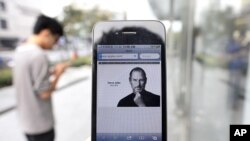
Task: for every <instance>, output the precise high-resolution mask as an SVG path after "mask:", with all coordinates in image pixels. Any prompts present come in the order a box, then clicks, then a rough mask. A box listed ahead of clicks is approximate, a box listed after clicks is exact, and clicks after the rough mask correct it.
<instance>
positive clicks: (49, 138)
mask: <svg viewBox="0 0 250 141" xmlns="http://www.w3.org/2000/svg"><path fill="white" fill-rule="evenodd" d="M26 137H27V139H28V141H54V138H55V132H54V129H52V130H50V131H48V132H45V133H42V134H36V135H30V134H26Z"/></svg>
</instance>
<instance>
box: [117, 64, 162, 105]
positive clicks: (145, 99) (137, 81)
mask: <svg viewBox="0 0 250 141" xmlns="http://www.w3.org/2000/svg"><path fill="white" fill-rule="evenodd" d="M129 83H130V85H131V88H132V90H133V92H132V93H131V94H129V95H128V96H126V97H124V98H122V99H121V100H120V101H119V103H118V105H117V107H159V106H160V96H159V95H156V94H153V93H151V92H149V91H146V90H145V86H146V83H147V76H146V73H145V71H144V70H143V69H142V68H140V67H135V68H133V69H132V70H131V71H130V73H129Z"/></svg>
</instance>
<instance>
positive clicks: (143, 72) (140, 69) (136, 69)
mask: <svg viewBox="0 0 250 141" xmlns="http://www.w3.org/2000/svg"><path fill="white" fill-rule="evenodd" d="M134 71H139V72H141V73H142V75H143V77H144V78H145V79H147V76H146V73H145V71H144V70H143V69H142V68H140V67H135V68H133V69H132V70H131V71H130V73H129V80H131V76H132V73H133V72H134Z"/></svg>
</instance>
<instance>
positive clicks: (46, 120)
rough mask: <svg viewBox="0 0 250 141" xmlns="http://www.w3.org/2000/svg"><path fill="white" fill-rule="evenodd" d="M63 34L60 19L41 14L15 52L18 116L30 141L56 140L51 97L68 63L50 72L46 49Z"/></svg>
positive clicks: (14, 72)
mask: <svg viewBox="0 0 250 141" xmlns="http://www.w3.org/2000/svg"><path fill="white" fill-rule="evenodd" d="M62 35H63V28H62V25H61V24H60V23H59V22H57V21H56V20H55V19H52V18H49V17H46V16H44V15H41V16H39V17H38V19H37V21H36V23H35V26H34V29H33V35H32V36H31V37H30V38H29V39H28V40H27V41H26V42H25V43H24V44H22V45H20V46H18V47H17V49H16V52H15V67H14V71H13V74H14V86H15V90H16V95H17V110H18V117H19V121H20V125H21V127H22V129H23V131H24V133H25V135H26V137H27V139H28V141H53V140H54V137H55V133H54V116H53V109H52V98H51V97H52V93H53V91H54V90H55V88H56V85H57V82H58V80H59V78H60V77H61V75H62V74H63V72H64V71H65V69H66V68H67V67H68V64H67V63H61V64H57V65H55V67H54V70H53V71H50V69H49V62H48V58H47V56H46V53H45V50H50V49H52V48H53V46H54V45H55V44H56V43H57V40H58V39H59V37H60V36H62ZM51 76H52V77H53V79H52V80H51V79H50V78H51Z"/></svg>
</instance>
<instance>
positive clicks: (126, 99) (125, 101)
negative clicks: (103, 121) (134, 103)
mask: <svg viewBox="0 0 250 141" xmlns="http://www.w3.org/2000/svg"><path fill="white" fill-rule="evenodd" d="M133 98H134V96H133V93H131V94H129V95H127V96H126V97H124V98H122V99H121V100H120V101H119V102H118V105H117V106H125V105H127V104H128V103H129V102H130V101H131V100H133Z"/></svg>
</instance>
